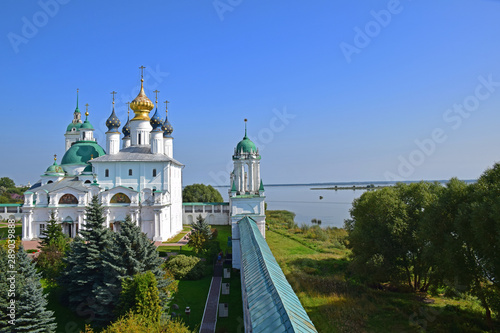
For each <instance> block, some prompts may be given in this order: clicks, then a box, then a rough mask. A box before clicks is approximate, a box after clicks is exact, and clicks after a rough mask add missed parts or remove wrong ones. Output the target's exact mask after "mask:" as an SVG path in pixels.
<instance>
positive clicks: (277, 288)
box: [238, 217, 317, 333]
mask: <svg viewBox="0 0 500 333" xmlns="http://www.w3.org/2000/svg"><path fill="white" fill-rule="evenodd" d="M238 225H239V230H240V247H241V267H242V279H243V281H242V285H243V286H244V290H242V292H243V299H244V304H243V308H244V311H245V315H246V316H250V321H249V322H250V323H251V326H252V327H251V332H253V333H258V332H310V333H313V332H317V330H316V328H315V327H314V324H313V323H312V321H311V319H309V316H308V315H307V313H306V311H305V310H304V308H303V307H302V304H301V303H300V301H299V298H298V297H297V295H296V294H295V292H294V291H293V289H292V287H291V286H290V284H289V283H288V281H287V280H286V277H285V274H283V271H282V270H281V268H280V266H279V265H278V263H277V262H276V259H275V258H274V256H273V254H272V252H271V249H269V246H268V245H267V243H266V240H265V239H264V237H263V236H262V234H261V233H260V231H259V228H258V227H257V223H256V222H255V221H254V220H253V219H252V218H250V217H244V218H243V219H241V220H240V221H239V222H238ZM247 318H248V317H247Z"/></svg>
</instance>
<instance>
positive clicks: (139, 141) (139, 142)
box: [137, 133, 142, 145]
mask: <svg viewBox="0 0 500 333" xmlns="http://www.w3.org/2000/svg"><path fill="white" fill-rule="evenodd" d="M137 141H138V142H137V144H139V145H142V142H141V133H139V140H137Z"/></svg>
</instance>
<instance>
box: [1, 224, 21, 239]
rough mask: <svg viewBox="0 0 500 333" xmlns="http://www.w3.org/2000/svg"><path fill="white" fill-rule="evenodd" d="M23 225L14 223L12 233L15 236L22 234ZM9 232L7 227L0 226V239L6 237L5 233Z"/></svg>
mask: <svg viewBox="0 0 500 333" xmlns="http://www.w3.org/2000/svg"><path fill="white" fill-rule="evenodd" d="M22 229H23V227H22V225H19V224H16V227H15V233H14V235H15V236H16V237H17V236H22V234H23V230H22ZM8 234H9V228H8V227H2V228H0V239H7V235H8Z"/></svg>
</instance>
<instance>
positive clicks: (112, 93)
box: [111, 90, 116, 104]
mask: <svg viewBox="0 0 500 333" xmlns="http://www.w3.org/2000/svg"><path fill="white" fill-rule="evenodd" d="M115 94H116V91H114V90H113V91H112V92H111V95H113V104H115Z"/></svg>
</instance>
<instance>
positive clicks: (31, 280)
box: [10, 246, 57, 333]
mask: <svg viewBox="0 0 500 333" xmlns="http://www.w3.org/2000/svg"><path fill="white" fill-rule="evenodd" d="M16 265H17V277H16V285H17V286H16V287H17V296H16V321H15V325H13V326H10V332H30V333H31V332H32V333H42V332H43V333H46V332H55V331H56V327H57V324H56V323H55V322H54V320H55V318H54V312H53V311H49V310H47V308H46V307H47V296H46V295H44V294H43V288H42V284H41V282H40V273H37V271H36V269H35V264H34V263H33V262H32V261H31V259H30V258H29V257H28V255H27V254H26V252H25V251H24V248H23V247H22V246H21V247H20V248H19V251H18V252H17V255H16Z"/></svg>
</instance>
